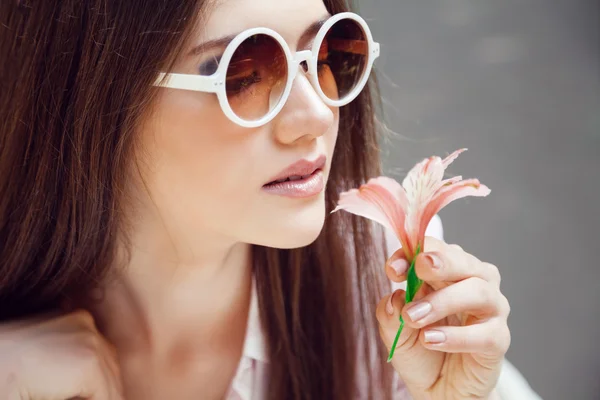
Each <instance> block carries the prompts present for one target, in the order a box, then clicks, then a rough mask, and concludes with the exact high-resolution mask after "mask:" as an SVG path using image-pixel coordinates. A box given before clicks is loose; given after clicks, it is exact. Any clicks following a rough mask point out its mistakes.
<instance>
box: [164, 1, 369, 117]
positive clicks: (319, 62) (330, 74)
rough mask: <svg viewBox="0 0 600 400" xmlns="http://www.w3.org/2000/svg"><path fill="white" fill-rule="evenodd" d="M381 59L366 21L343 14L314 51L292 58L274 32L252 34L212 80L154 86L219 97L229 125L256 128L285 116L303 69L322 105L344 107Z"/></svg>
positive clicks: (234, 46) (170, 80) (171, 78)
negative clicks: (284, 109) (279, 115)
mask: <svg viewBox="0 0 600 400" xmlns="http://www.w3.org/2000/svg"><path fill="white" fill-rule="evenodd" d="M378 56H379V43H376V42H374V41H373V37H372V35H371V31H370V30H369V27H368V26H367V23H366V22H365V20H364V19H362V18H361V17H360V16H358V15H356V14H354V13H350V12H345V13H340V14H335V15H334V16H332V17H331V18H329V19H328V20H327V21H325V23H324V24H323V25H322V26H321V28H320V29H319V31H318V32H317V35H316V36H315V39H314V41H313V44H312V48H311V50H303V51H298V52H296V53H295V54H292V52H291V51H290V48H289V46H288V45H287V43H286V42H285V40H284V39H283V37H282V36H281V35H279V34H278V33H277V32H275V31H273V30H272V29H269V28H253V29H248V30H246V31H244V32H241V33H240V34H238V35H236V36H235V38H234V39H233V40H232V41H231V42H230V43H229V44H228V45H227V47H226V48H225V52H224V53H223V55H222V56H221V57H220V60H219V61H218V65H216V66H215V68H216V70H214V71H208V73H210V75H206V74H205V75H201V74H200V75H195V74H177V73H160V74H159V76H158V79H157V80H156V82H155V83H154V85H155V86H160V87H167V88H173V89H185V90H193V91H198V92H206V93H216V94H217V98H218V99H219V104H220V106H221V109H222V110H223V112H224V113H225V115H226V116H227V117H228V118H229V119H230V120H231V121H233V122H235V123H236V124H238V125H240V126H243V127H248V128H253V127H258V126H261V125H264V124H266V123H268V122H269V121H271V120H272V119H273V118H275V116H276V115H277V114H278V113H279V111H281V109H282V108H283V106H284V104H285V102H286V101H287V99H288V97H289V95H290V92H291V90H292V85H293V83H294V79H295V78H296V74H297V73H298V69H299V67H300V66H302V69H303V70H304V72H305V73H306V76H307V78H308V80H309V81H310V82H311V84H312V86H313V87H314V89H315V90H316V92H317V93H318V95H319V96H320V97H321V99H322V100H323V102H324V103H325V104H327V105H329V106H333V107H341V106H344V105H346V104H348V103H350V102H351V101H352V100H354V99H355V98H356V96H358V95H359V93H360V92H361V90H362V89H363V88H364V87H365V85H366V83H367V80H368V78H369V75H370V73H371V69H372V67H373V62H374V61H375V59H376V58H377V57H378ZM215 68H213V69H215ZM200 70H201V71H200V73H202V68H201V69H200ZM205 72H206V71H205Z"/></svg>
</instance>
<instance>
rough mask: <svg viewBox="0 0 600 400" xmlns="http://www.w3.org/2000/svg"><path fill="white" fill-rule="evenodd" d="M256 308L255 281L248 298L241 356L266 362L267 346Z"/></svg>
mask: <svg viewBox="0 0 600 400" xmlns="http://www.w3.org/2000/svg"><path fill="white" fill-rule="evenodd" d="M266 343H267V342H266V339H265V335H264V332H263V330H262V325H261V322H260V313H259V308H258V293H257V289H256V280H253V282H252V293H251V298H250V310H249V313H248V325H247V327H246V337H245V339H244V350H243V356H244V357H247V358H250V359H252V360H258V361H261V362H267V361H268V356H267V346H266Z"/></svg>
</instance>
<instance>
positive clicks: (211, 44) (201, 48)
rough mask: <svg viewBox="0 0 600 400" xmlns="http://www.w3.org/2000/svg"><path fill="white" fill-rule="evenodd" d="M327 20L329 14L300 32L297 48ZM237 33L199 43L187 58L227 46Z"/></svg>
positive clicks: (329, 16)
mask: <svg viewBox="0 0 600 400" xmlns="http://www.w3.org/2000/svg"><path fill="white" fill-rule="evenodd" d="M329 18H331V14H329V13H327V14H326V15H324V16H323V17H322V18H320V19H319V20H318V21H315V22H313V23H312V24H310V25H309V26H308V27H307V28H306V29H305V30H304V32H302V35H300V38H299V39H298V46H297V47H300V45H302V44H304V42H306V41H307V40H308V39H310V38H311V37H312V36H314V35H315V34H316V33H317V32H318V31H319V29H321V27H322V26H323V24H324V23H325V22H326V21H327V20H328V19H329ZM239 33H240V32H237V33H233V34H231V35H227V36H223V37H220V38H217V39H212V40H208V41H206V42H204V43H200V44H199V45H197V46H195V47H194V48H193V49H192V50H190V53H189V56H197V55H199V54H202V53H204V52H206V51H209V50H211V49H214V48H219V47H224V46H227V44H229V42H231V41H232V40H233V39H234V38H235V37H236V36H237V35H238V34H239Z"/></svg>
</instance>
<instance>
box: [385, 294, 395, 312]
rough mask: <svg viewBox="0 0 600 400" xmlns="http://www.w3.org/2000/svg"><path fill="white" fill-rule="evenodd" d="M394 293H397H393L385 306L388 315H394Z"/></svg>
mask: <svg viewBox="0 0 600 400" xmlns="http://www.w3.org/2000/svg"><path fill="white" fill-rule="evenodd" d="M394 293H396V292H393V293H392V294H391V295H390V297H389V298H388V301H387V303H386V304H385V312H387V313H388V315H394V306H393V305H392V299H393V298H394Z"/></svg>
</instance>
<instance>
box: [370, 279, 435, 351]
mask: <svg viewBox="0 0 600 400" xmlns="http://www.w3.org/2000/svg"><path fill="white" fill-rule="evenodd" d="M430 290H431V288H429V286H427V285H423V287H422V288H421V290H419V291H418V292H417V294H416V295H415V300H417V301H418V300H420V299H422V298H424V297H425V296H426V295H427V294H428V293H429V291H430ZM405 295H406V292H405V291H404V290H402V289H397V290H395V291H394V292H393V293H392V294H390V295H389V296H385V297H384V298H383V299H381V301H380V302H379V304H378V305H377V309H376V311H375V316H376V317H377V321H378V322H379V333H380V335H381V339H382V340H383V342H384V343H385V345H386V346H387V348H388V350H389V349H391V347H392V343H393V341H394V339H395V337H396V333H397V332H398V328H399V327H400V314H401V310H402V309H403V308H404V305H405ZM411 304H412V303H411ZM409 339H410V341H411V344H414V342H415V341H416V339H417V335H416V332H415V330H414V329H413V328H411V327H409V326H407V325H406V324H405V325H404V328H403V330H402V334H401V335H400V338H399V339H398V342H397V344H396V348H401V347H404V346H406V345H407V343H406V342H407V341H409ZM409 345H410V344H409Z"/></svg>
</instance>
